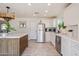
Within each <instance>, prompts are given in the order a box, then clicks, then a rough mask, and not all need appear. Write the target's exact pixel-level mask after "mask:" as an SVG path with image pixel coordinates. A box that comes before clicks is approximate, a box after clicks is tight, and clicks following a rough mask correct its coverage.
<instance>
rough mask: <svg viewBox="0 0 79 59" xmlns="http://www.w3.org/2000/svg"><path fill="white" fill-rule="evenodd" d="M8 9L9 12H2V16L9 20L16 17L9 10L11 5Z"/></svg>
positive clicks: (0, 14) (0, 13) (0, 16)
mask: <svg viewBox="0 0 79 59" xmlns="http://www.w3.org/2000/svg"><path fill="white" fill-rule="evenodd" d="M6 9H7V12H0V18H4V19H5V20H7V21H9V20H11V19H15V14H14V13H10V12H9V9H10V7H9V6H6Z"/></svg>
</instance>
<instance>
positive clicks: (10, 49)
mask: <svg viewBox="0 0 79 59" xmlns="http://www.w3.org/2000/svg"><path fill="white" fill-rule="evenodd" d="M26 47H28V35H25V36H23V37H20V38H1V39H0V56H20V55H22V53H23V51H24V50H25V48H26Z"/></svg>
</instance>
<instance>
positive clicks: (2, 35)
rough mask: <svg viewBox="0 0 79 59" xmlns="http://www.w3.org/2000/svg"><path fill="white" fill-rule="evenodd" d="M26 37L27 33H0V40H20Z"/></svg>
mask: <svg viewBox="0 0 79 59" xmlns="http://www.w3.org/2000/svg"><path fill="white" fill-rule="evenodd" d="M25 35H27V33H17V32H14V33H0V38H20V37H22V36H25Z"/></svg>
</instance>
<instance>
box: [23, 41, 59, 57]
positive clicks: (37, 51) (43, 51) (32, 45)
mask: <svg viewBox="0 0 79 59" xmlns="http://www.w3.org/2000/svg"><path fill="white" fill-rule="evenodd" d="M22 56H60V55H59V54H58V53H57V51H56V50H55V48H54V47H53V45H52V44H51V43H37V42H35V41H33V40H30V41H29V43H28V48H26V49H25V51H24V53H23V54H22Z"/></svg>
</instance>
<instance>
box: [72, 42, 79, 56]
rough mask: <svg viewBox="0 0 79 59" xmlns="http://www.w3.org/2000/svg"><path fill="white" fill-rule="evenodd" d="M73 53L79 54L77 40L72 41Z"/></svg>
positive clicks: (74, 54) (73, 54)
mask: <svg viewBox="0 0 79 59" xmlns="http://www.w3.org/2000/svg"><path fill="white" fill-rule="evenodd" d="M71 55H72V56H79V43H78V42H75V41H71Z"/></svg>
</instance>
